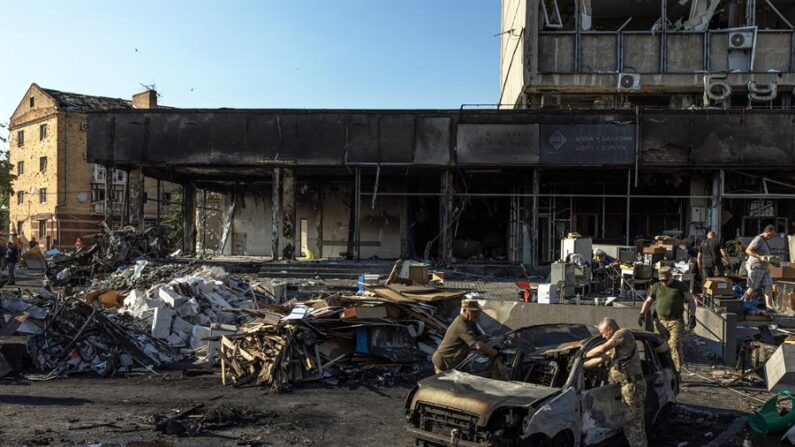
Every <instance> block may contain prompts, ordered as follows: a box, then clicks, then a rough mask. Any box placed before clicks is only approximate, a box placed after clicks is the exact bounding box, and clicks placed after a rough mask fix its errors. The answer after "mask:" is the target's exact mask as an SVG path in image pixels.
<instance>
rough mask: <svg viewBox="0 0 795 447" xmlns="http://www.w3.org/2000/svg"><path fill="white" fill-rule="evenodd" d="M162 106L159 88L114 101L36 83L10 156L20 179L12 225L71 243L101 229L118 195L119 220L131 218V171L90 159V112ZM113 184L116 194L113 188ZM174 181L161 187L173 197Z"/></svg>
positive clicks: (151, 210)
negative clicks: (126, 213) (127, 199)
mask: <svg viewBox="0 0 795 447" xmlns="http://www.w3.org/2000/svg"><path fill="white" fill-rule="evenodd" d="M154 107H157V93H156V92H155V91H152V90H149V91H145V92H142V93H139V94H136V95H135V96H134V97H133V99H132V100H125V99H119V98H107V97H101V96H91V95H84V94H77V93H68V92H63V91H59V90H53V89H47V88H43V87H40V86H38V85H37V84H35V83H34V84H32V85H31V86H30V88H28V90H27V91H26V92H25V94H24V96H23V97H22V100H21V101H20V103H19V105H18V106H17V108H16V110H14V113H13V114H12V115H11V120H10V126H9V130H10V137H11V139H10V146H9V161H10V162H11V164H12V165H13V166H14V172H13V173H14V174H15V175H16V180H15V181H14V182H13V185H12V188H13V190H14V195H13V197H12V198H11V201H10V202H11V203H10V204H9V207H10V209H9V211H10V212H9V221H10V222H9V226H10V228H9V230H10V232H12V233H17V234H20V235H22V236H24V238H26V239H31V238H33V237H35V238H36V239H38V240H39V241H41V243H42V245H45V246H48V247H56V248H68V247H70V246H71V245H72V244H74V241H75V239H76V238H77V237H78V236H86V235H90V234H94V233H96V232H97V231H98V230H99V228H100V224H101V222H102V221H103V219H104V218H105V195H106V194H108V193H109V194H111V196H112V199H113V200H112V208H113V209H112V213H111V216H110V217H111V222H112V223H115V225H119V224H121V223H122V221H123V218H124V203H125V191H126V187H125V185H126V183H127V174H126V172H125V171H123V170H117V169H111V176H112V178H111V179H110V180H111V181H110V182H106V175H107V171H106V168H105V167H104V166H98V165H94V164H92V163H89V162H87V161H86V138H87V124H86V117H87V114H88V113H92V112H98V111H110V110H128V109H133V108H137V109H144V108H154ZM108 185H110V186H111V187H110V191H109V192H108V190H107V186H108ZM170 192H171V187H170V185H166V186H163V187H162V188H161V196H162V197H161V199H165V200H163V202H167V201H168V200H169V195H170ZM146 195H147V198H149V199H150V200H147V206H146V211H145V212H146V215H147V217H148V218H149V219H150V220H151V219H156V216H157V215H158V207H157V204H158V203H159V202H158V201H157V200H156V199H155V198H156V197H158V195H157V185H156V184H155V182H149V183H148V184H147V187H146Z"/></svg>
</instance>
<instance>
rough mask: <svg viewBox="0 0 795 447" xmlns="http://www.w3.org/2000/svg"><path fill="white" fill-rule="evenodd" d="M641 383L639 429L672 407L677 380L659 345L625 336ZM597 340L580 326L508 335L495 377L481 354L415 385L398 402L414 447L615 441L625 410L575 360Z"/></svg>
mask: <svg viewBox="0 0 795 447" xmlns="http://www.w3.org/2000/svg"><path fill="white" fill-rule="evenodd" d="M633 334H634V336H635V338H636V341H637V347H638V353H639V355H640V357H641V365H642V369H643V373H644V377H645V379H646V382H647V385H648V387H647V393H646V402H645V417H646V425H647V428H648V427H650V426H652V425H653V424H654V422H655V421H657V420H658V419H662V418H663V417H664V415H666V414H667V413H668V412H669V411H670V409H671V408H672V407H673V405H674V404H675V403H676V394H677V393H678V382H677V377H676V375H675V373H674V367H673V362H672V361H671V356H670V352H669V350H668V347H667V345H666V344H665V342H664V341H663V340H662V338H660V337H659V336H658V335H656V334H654V333H651V332H645V331H633ZM601 343H604V339H603V338H602V337H599V336H594V335H592V333H591V332H590V330H589V329H588V328H587V327H586V326H583V325H567V324H556V325H541V326H530V327H527V328H522V329H519V330H516V331H513V332H512V333H511V334H510V335H508V336H507V337H505V339H504V341H503V342H502V344H501V346H500V357H501V359H502V360H503V362H504V365H505V367H504V368H500V371H502V372H501V373H500V374H502V375H503V377H500V378H492V377H493V376H494V374H495V373H494V371H495V368H492V367H491V366H487V365H488V364H489V362H488V360H487V359H486V358H485V356H481V355H477V354H474V355H471V356H470V357H469V358H468V359H467V360H466V361H464V362H462V364H461V365H459V366H458V367H457V368H456V369H454V370H450V371H447V372H443V373H440V374H437V375H435V376H433V377H428V378H426V379H423V380H421V381H420V382H419V383H418V384H417V386H416V387H415V388H414V389H413V390H412V391H411V392H410V393H409V395H408V398H407V400H406V414H407V421H408V424H407V429H408V430H409V432H410V433H411V434H412V435H413V437H414V439H415V442H416V444H417V445H423V446H429V445H442V446H457V447H484V446H493V447H509V446H564V447H575V446H591V445H599V444H604V443H605V442H609V441H610V440H611V439H612V438H614V437H617V436H620V435H621V433H622V427H623V424H624V417H625V408H624V405H623V404H622V402H621V394H620V388H619V385H618V384H617V383H611V382H610V381H609V380H608V374H607V370H606V369H605V368H601V369H599V370H586V369H584V368H583V356H584V354H585V352H587V351H588V350H589V349H591V348H593V347H595V346H597V345H599V344H601Z"/></svg>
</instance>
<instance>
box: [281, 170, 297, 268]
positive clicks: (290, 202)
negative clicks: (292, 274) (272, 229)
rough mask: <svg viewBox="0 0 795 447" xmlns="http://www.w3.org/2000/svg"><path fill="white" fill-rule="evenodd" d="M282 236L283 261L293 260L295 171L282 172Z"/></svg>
mask: <svg viewBox="0 0 795 447" xmlns="http://www.w3.org/2000/svg"><path fill="white" fill-rule="evenodd" d="M282 236H284V248H283V249H282V256H283V257H284V259H295V170H293V169H290V168H284V170H283V172H282Z"/></svg>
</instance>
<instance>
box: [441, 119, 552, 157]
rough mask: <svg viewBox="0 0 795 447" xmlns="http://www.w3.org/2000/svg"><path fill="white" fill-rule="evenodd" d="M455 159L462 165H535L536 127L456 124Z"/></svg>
mask: <svg viewBox="0 0 795 447" xmlns="http://www.w3.org/2000/svg"><path fill="white" fill-rule="evenodd" d="M456 158H457V160H456V161H457V162H458V164H462V165H467V164H470V165H474V164H477V165H536V164H538V124H459V125H458V133H457V138H456Z"/></svg>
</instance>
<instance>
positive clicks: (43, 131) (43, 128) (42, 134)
mask: <svg viewBox="0 0 795 447" xmlns="http://www.w3.org/2000/svg"><path fill="white" fill-rule="evenodd" d="M45 138H47V124H46V123H45V124H41V125H39V141H41V140H43V139H45Z"/></svg>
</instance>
